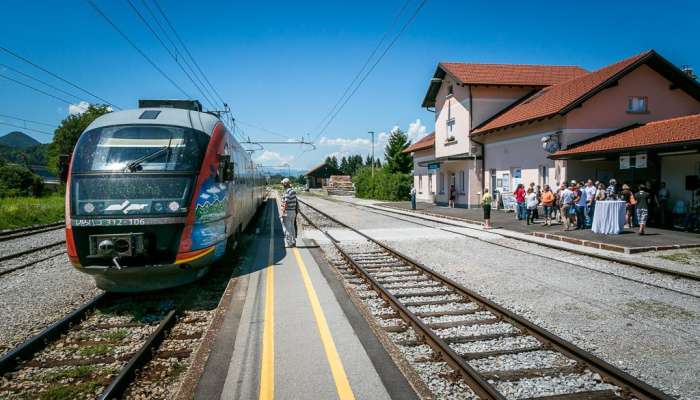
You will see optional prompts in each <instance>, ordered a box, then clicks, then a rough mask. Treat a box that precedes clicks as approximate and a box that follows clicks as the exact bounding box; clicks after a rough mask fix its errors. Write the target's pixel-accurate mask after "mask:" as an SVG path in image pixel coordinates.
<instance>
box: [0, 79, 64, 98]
mask: <svg viewBox="0 0 700 400" xmlns="http://www.w3.org/2000/svg"><path fill="white" fill-rule="evenodd" d="M0 78H5V79H7V80H8V81H12V82H14V83H16V84H18V85H22V86H24V87H27V88H29V89H32V90H34V91H37V92H39V93H41V94H43V95H46V96H49V97H53V98H54V99H56V100H59V101H62V102H64V103H68V104H73V102H72V101H70V100H66V99H64V98H62V97H58V96H55V95H53V94H51V93H49V92H45V91H43V90H41V89H38V88H35V87H34V86H32V85H28V84H26V83H24V82H21V81H18V80H17V79H14V78H10V77H9V76H6V75H3V74H0Z"/></svg>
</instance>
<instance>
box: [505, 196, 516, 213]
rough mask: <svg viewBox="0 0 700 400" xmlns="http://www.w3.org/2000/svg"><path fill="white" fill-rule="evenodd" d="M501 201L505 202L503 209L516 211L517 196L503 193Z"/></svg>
mask: <svg viewBox="0 0 700 400" xmlns="http://www.w3.org/2000/svg"><path fill="white" fill-rule="evenodd" d="M501 202H502V203H503V209H504V210H505V211H510V210H512V211H515V209H516V208H517V202H516V201H515V196H513V195H512V194H502V195H501Z"/></svg>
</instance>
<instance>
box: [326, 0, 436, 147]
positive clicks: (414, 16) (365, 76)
mask: <svg viewBox="0 0 700 400" xmlns="http://www.w3.org/2000/svg"><path fill="white" fill-rule="evenodd" d="M427 1H428V0H423V1H421V2H420V4H418V7H416V9H415V11H413V14H412V15H411V17H410V18H409V19H408V20H407V21H406V23H404V25H403V26H402V27H401V30H400V31H399V32H398V33H397V34H396V36H394V39H393V40H392V41H391V42H390V43H389V45H388V46H387V47H386V48H385V49H384V51H383V52H382V54H380V55H379V58H378V59H377V60H376V61H375V62H374V64H372V66H371V67H370V68H369V69H368V70H367V72H366V73H365V75H364V76H363V77H362V79H361V80H360V81H359V82H358V83H357V85H356V86H355V89H353V91H352V92H350V95H349V96H348V97H347V98H346V99H345V101H344V102H343V103H342V104H341V105H340V107H339V108H338V110H337V111H336V112H335V113H334V114H333V115H332V116H331V118H330V119H329V120H328V121H327V122H326V124H325V125H324V126H323V129H321V131H319V133H318V134H317V135H316V137H315V138H314V140H313V141H316V139H318V137H319V136H321V135H322V134H323V132H325V131H326V129H328V126H329V125H330V124H331V123H332V122H333V120H334V119H335V117H337V116H338V114H339V113H340V112H341V111H342V110H343V108H344V107H345V105H346V104H347V103H348V101H350V99H351V98H352V96H354V95H355V93H357V90H358V89H360V87H361V86H362V83H364V81H365V80H366V79H367V77H369V75H370V74H371V73H372V71H374V68H376V67H377V65H378V64H379V62H380V61H382V59H383V58H384V56H385V55H386V54H387V53H388V52H389V50H390V49H391V48H392V47H393V46H394V44H396V41H398V40H399V37H401V35H402V34H403V33H404V32H405V31H406V29H407V28H408V27H409V26H410V25H411V23H412V22H413V20H415V19H416V17H417V16H418V12H420V10H421V8H423V6H424V5H425V3H426V2H427Z"/></svg>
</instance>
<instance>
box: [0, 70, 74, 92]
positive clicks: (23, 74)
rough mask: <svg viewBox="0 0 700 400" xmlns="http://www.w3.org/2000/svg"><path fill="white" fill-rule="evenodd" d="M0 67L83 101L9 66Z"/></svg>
mask: <svg viewBox="0 0 700 400" xmlns="http://www.w3.org/2000/svg"><path fill="white" fill-rule="evenodd" d="M0 67H3V68H7V69H9V70H10V71H12V72H14V73H16V74H20V75H22V76H24V77H25V78H28V79H31V80H33V81H35V82H39V83H41V84H42V85H46V86H48V87H50V88H51V89H53V90H56V91H58V92H61V93H63V94H65V95H68V96H71V97H73V98H76V99H78V100H83V99H82V98H80V97H79V96H76V95H74V94H73V93H70V92H67V91H65V90H63V89H61V88H59V87H56V86H53V85H52V84H50V83H48V82H44V81H42V80H41V79H38V78H35V77H33V76H31V75H29V74H25V73H24V72H22V71H20V70H18V69H15V68H13V67H10V66H9V65H7V64H0Z"/></svg>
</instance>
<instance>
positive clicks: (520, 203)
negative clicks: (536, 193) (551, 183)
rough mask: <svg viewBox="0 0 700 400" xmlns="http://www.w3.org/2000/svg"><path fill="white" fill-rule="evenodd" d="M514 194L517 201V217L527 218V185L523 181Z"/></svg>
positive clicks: (520, 218)
mask: <svg viewBox="0 0 700 400" xmlns="http://www.w3.org/2000/svg"><path fill="white" fill-rule="evenodd" d="M513 194H514V195H515V202H516V203H517V210H516V212H517V217H518V220H520V221H522V220H524V219H525V218H527V208H525V185H523V184H522V183H520V184H518V187H517V188H516V189H515V192H513Z"/></svg>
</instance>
